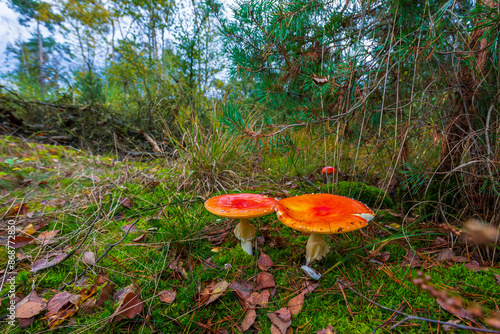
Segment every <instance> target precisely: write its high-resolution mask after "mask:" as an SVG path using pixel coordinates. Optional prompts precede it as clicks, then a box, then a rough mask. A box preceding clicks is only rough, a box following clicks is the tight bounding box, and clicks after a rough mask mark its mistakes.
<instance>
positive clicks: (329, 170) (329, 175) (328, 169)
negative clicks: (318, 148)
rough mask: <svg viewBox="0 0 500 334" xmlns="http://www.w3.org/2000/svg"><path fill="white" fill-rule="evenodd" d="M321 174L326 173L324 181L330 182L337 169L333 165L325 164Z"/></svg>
mask: <svg viewBox="0 0 500 334" xmlns="http://www.w3.org/2000/svg"><path fill="white" fill-rule="evenodd" d="M321 174H324V175H326V182H327V183H331V182H332V180H333V175H334V174H337V169H336V168H335V167H331V166H326V167H323V169H322V170H321Z"/></svg>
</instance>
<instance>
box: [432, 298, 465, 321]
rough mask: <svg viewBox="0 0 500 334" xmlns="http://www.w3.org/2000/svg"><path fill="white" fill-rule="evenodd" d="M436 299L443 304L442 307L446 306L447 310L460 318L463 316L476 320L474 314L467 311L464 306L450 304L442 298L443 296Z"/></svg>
mask: <svg viewBox="0 0 500 334" xmlns="http://www.w3.org/2000/svg"><path fill="white" fill-rule="evenodd" d="M436 301H437V302H438V304H439V305H441V307H442V308H444V309H445V310H446V311H448V312H450V313H451V314H453V315H455V316H457V317H459V318H462V319H467V320H470V321H474V319H473V317H472V315H471V314H470V313H469V312H467V310H465V309H464V308H462V307H456V306H454V305H450V304H448V303H446V301H444V300H442V299H441V298H437V299H436Z"/></svg>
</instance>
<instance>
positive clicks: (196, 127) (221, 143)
mask: <svg viewBox="0 0 500 334" xmlns="http://www.w3.org/2000/svg"><path fill="white" fill-rule="evenodd" d="M176 125H177V127H178V129H179V132H180V133H183V137H182V139H181V140H178V139H176V138H175V136H173V135H170V137H169V138H170V141H171V144H172V145H173V146H174V147H175V149H176V150H177V152H178V153H179V155H180V156H181V158H182V160H183V161H184V162H185V163H186V167H187V168H188V169H187V170H186V171H185V172H184V177H185V181H186V182H189V183H193V182H196V184H197V185H196V188H199V189H203V190H211V189H221V188H222V189H223V188H225V187H226V186H228V185H236V184H237V175H238V173H239V172H241V171H242V170H244V169H245V168H247V167H246V166H248V164H249V158H250V154H249V152H247V150H246V149H245V142H244V141H243V140H237V139H235V138H233V137H232V136H231V135H230V133H229V131H225V130H223V129H220V128H217V127H215V126H214V127H212V129H207V128H205V127H203V126H202V125H201V124H200V123H199V121H196V120H194V121H192V122H191V123H187V122H186V123H181V122H180V121H178V122H177V124H176Z"/></svg>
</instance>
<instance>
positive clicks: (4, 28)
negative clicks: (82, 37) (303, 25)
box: [0, 0, 235, 74]
mask: <svg viewBox="0 0 500 334" xmlns="http://www.w3.org/2000/svg"><path fill="white" fill-rule="evenodd" d="M8 2H9V0H0V74H2V73H5V72H6V71H9V70H10V66H9V65H10V64H9V63H8V62H7V57H6V48H7V45H9V44H12V43H15V42H16V41H18V40H23V41H25V40H27V39H28V38H29V36H30V33H31V32H32V31H33V29H34V24H32V26H31V27H24V26H22V25H20V24H19V22H18V20H17V19H18V14H17V13H16V12H14V11H13V10H12V9H10V8H9V6H8V5H7V3H8ZM221 2H222V3H224V4H225V5H230V6H231V5H233V4H234V2H235V0H222V1H221ZM227 8H228V7H226V9H227ZM30 28H31V29H30ZM47 33H48V31H47V29H45V27H42V34H43V35H44V36H47Z"/></svg>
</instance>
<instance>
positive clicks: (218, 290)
mask: <svg viewBox="0 0 500 334" xmlns="http://www.w3.org/2000/svg"><path fill="white" fill-rule="evenodd" d="M228 286H229V283H228V282H227V281H221V282H219V283H217V284H216V285H215V286H214V288H213V290H212V291H211V295H210V297H209V298H208V300H207V302H206V303H205V305H208V304H210V303H212V302H214V301H215V300H216V299H217V298H219V297H220V296H221V295H222V293H224V291H226V289H227V288H228Z"/></svg>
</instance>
